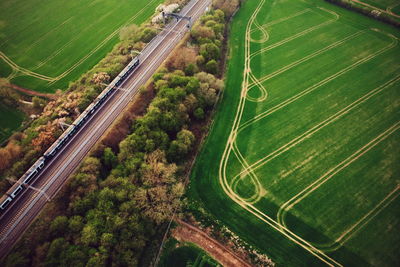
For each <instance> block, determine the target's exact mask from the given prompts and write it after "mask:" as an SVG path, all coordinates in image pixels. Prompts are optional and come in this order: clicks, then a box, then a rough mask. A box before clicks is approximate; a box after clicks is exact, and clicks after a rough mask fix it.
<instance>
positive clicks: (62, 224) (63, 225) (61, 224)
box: [50, 216, 68, 236]
mask: <svg viewBox="0 0 400 267" xmlns="http://www.w3.org/2000/svg"><path fill="white" fill-rule="evenodd" d="M66 229H68V218H67V217H66V216H57V217H56V218H55V219H54V220H53V221H52V222H51V225H50V233H51V234H52V236H62V235H63V234H64V233H65V230H66Z"/></svg>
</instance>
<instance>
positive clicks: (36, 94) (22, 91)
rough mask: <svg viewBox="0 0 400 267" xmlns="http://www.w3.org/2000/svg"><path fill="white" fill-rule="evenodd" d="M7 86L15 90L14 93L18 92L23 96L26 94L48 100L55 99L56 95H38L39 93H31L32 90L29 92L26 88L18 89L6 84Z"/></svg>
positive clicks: (13, 85)
mask: <svg viewBox="0 0 400 267" xmlns="http://www.w3.org/2000/svg"><path fill="white" fill-rule="evenodd" d="M7 86H8V87H10V88H12V89H14V90H16V91H18V92H21V93H24V94H27V95H32V96H41V97H45V98H49V99H57V95H55V94H45V93H39V92H36V91H32V90H29V89H26V88H22V87H19V86H17V85H15V84H7Z"/></svg>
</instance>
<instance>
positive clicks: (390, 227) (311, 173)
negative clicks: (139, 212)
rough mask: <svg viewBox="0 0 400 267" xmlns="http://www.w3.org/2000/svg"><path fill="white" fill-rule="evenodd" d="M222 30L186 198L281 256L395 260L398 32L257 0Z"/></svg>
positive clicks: (327, 10) (312, 5)
mask: <svg viewBox="0 0 400 267" xmlns="http://www.w3.org/2000/svg"><path fill="white" fill-rule="evenodd" d="M231 32H232V33H234V34H232V37H231V40H230V49H231V58H230V61H229V64H228V73H227V77H228V78H227V83H226V90H225V93H224V96H223V99H222V103H221V104H220V106H219V110H218V112H217V115H216V119H215V123H214V125H213V128H212V130H211V133H210V135H209V137H208V139H207V141H206V143H205V145H204V148H203V151H202V152H201V154H200V155H199V157H198V159H197V162H196V165H195V168H194V170H193V173H192V177H191V178H192V180H191V185H190V193H189V194H190V195H191V197H192V199H194V200H197V201H199V202H201V203H203V205H204V207H205V208H206V209H207V210H208V211H210V212H211V213H212V214H214V216H215V217H216V218H217V219H219V220H221V221H223V222H224V223H225V224H226V225H227V226H229V227H230V228H231V229H232V230H234V231H235V232H236V233H238V234H239V235H240V236H241V237H243V239H245V240H246V241H248V242H249V243H251V244H254V245H256V246H257V247H258V248H260V249H261V250H263V251H264V252H265V253H267V254H268V255H270V256H271V257H272V259H273V260H275V261H276V262H277V263H278V264H282V265H284V266H312V265H315V266H321V265H331V266H342V265H350V266H368V265H372V266H397V265H399V264H400V259H399V258H398V256H397V251H398V250H399V249H400V237H399V235H398V234H397V232H398V229H399V227H400V212H399V210H400V209H399V205H400V200H399V198H398V196H399V194H400V186H399V184H400V164H399V163H400V146H399V140H400V131H399V129H400V47H399V36H400V31H398V30H396V29H395V28H392V27H390V26H387V25H384V24H382V23H380V22H377V21H375V20H373V19H370V18H367V17H364V16H362V15H359V14H357V13H353V12H350V11H348V10H345V9H341V8H339V7H337V6H335V5H330V4H328V3H326V2H325V1H322V0H304V1H301V0H298V1H295V0H280V1H278V0H276V1H264V0H262V1H247V2H245V4H244V5H243V7H242V8H241V10H240V11H239V12H238V14H237V16H236V17H235V19H234V21H233V24H232V30H231ZM233 51H235V52H234V53H233ZM227 129H230V130H227ZM205 188H207V190H204V189H205ZM215 203H218V205H215Z"/></svg>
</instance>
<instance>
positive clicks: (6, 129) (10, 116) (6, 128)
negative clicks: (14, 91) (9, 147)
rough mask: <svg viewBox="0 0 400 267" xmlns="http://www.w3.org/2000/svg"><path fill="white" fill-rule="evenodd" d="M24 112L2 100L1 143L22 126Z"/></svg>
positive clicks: (0, 118) (0, 113)
mask: <svg viewBox="0 0 400 267" xmlns="http://www.w3.org/2000/svg"><path fill="white" fill-rule="evenodd" d="M23 120H24V114H23V113H22V112H19V111H17V110H15V109H14V108H11V107H8V106H6V105H4V104H3V103H1V102H0V144H1V143H3V142H4V141H5V140H6V139H7V138H8V137H9V136H10V135H11V134H12V133H13V132H14V131H15V130H16V129H18V128H19V127H20V126H21V123H22V121H23Z"/></svg>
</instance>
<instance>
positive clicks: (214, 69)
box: [205, 59, 218, 74]
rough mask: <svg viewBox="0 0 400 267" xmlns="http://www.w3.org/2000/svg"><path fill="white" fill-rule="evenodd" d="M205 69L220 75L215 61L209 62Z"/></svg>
mask: <svg viewBox="0 0 400 267" xmlns="http://www.w3.org/2000/svg"><path fill="white" fill-rule="evenodd" d="M205 69H206V71H207V72H208V73H211V74H218V63H217V61H215V60H214V59H212V60H210V61H208V62H207V64H206V66H205Z"/></svg>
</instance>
